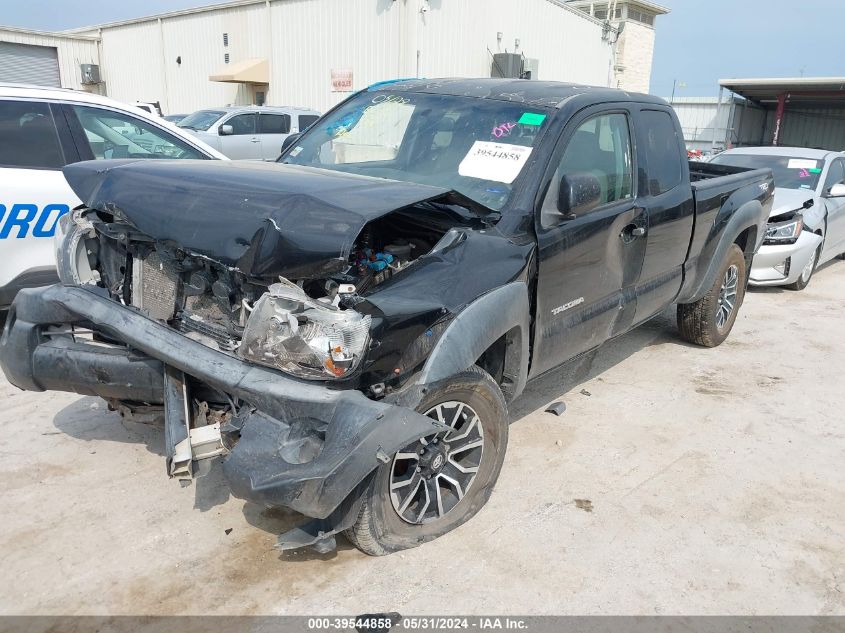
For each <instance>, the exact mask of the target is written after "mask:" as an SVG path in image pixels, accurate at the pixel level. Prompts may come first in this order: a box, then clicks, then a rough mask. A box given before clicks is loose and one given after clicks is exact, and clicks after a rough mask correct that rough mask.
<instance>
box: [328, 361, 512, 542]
mask: <svg viewBox="0 0 845 633" xmlns="http://www.w3.org/2000/svg"><path fill="white" fill-rule="evenodd" d="M418 410H419V411H420V412H422V413H423V414H424V415H427V416H428V417H430V418H433V419H435V420H438V421H440V422H442V423H444V424H446V425H448V426H450V427H452V428H451V430H449V431H444V432H442V433H438V434H435V435H429V436H427V437H423V438H420V439H419V440H417V441H415V442H413V443H411V444H410V445H409V446H406V447H405V448H403V449H402V450H400V451H399V452H398V453H396V455H394V457H393V460H392V461H391V462H389V463H387V464H384V465H382V466H381V467H379V469H378V470H377V471H376V474H375V477H373V479H372V482H371V483H370V485H369V487H368V488H367V490H366V491H365V492H364V503H363V505H362V506H361V510H360V512H359V514H358V518H357V519H356V521H355V523H354V525H353V526H352V527H351V528H349V529H348V530H346V532H345V534H346V537H347V538H348V539H349V541H350V542H351V543H352V544H353V545H355V546H356V547H357V548H358V549H360V550H361V551H362V552H364V553H366V554H370V555H371V556H382V555H384V554H390V553H392V552H397V551H400V550H404V549H409V548H411V547H417V546H418V545H421V544H423V543H425V542H427V541H431V540H433V539H436V538H437V537H439V536H442V535H443V534H446V533H447V532H449V531H451V530H453V529H455V528H456V527H458V526H460V525H462V524H464V523H466V522H467V521H468V520H469V519H471V518H472V517H473V516H474V515H475V514H476V513H477V512H478V511H479V510H480V509H481V508H482V506H484V504H485V503H486V502H487V500H488V499H489V498H490V493H491V492H492V491H493V486H494V484H495V483H496V480H497V479H498V478H499V472H500V471H501V469H502V462H503V461H504V458H505V449H506V448H507V444H508V413H507V405H506V404H505V399H504V398H503V397H502V392H501V390H500V389H499V386H498V385H497V384H496V382H495V381H494V380H493V379H492V378H491V377H490V375H489V374H488V373H487V372H485V371H484V370H482V369H480V368H479V367H475V366H473V367H471V368H470V369H468V370H467V371H465V372H462V373H460V374H458V375H456V376H453V377H451V378H450V379H449V380H448V382H445V383H443V384H441V385H440V386H437V387H435V388H432V389H430V390H429V392H428V393H427V394H426V396H425V398H424V399H423V401H422V402H421V403H420V406H419V407H418Z"/></svg>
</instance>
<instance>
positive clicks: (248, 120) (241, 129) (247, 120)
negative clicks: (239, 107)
mask: <svg viewBox="0 0 845 633" xmlns="http://www.w3.org/2000/svg"><path fill="white" fill-rule="evenodd" d="M257 118H258V115H257V114H255V113H252V114H238V115H237V116H233V117H232V118H231V119H229V120H228V121H224V122H223V125H231V126H232V134H233V135H235V136H237V135H240V134H255V120H256V119H257Z"/></svg>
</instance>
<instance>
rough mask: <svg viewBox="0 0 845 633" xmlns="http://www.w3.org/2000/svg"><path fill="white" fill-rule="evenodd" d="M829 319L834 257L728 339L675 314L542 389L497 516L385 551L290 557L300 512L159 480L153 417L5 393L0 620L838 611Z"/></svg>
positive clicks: (530, 405) (514, 451) (841, 347)
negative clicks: (694, 332)
mask: <svg viewBox="0 0 845 633" xmlns="http://www.w3.org/2000/svg"><path fill="white" fill-rule="evenodd" d="M843 313H845V262H839V261H836V262H834V263H832V264H829V265H827V266H825V267H824V268H823V269H821V270H820V271H818V273H817V276H816V277H815V278H814V280H813V282H812V283H811V285H810V287H809V288H808V289H807V290H806V291H804V292H801V293H795V292H789V291H781V290H767V291H753V292H751V293H749V295H748V297H747V299H746V302H745V306H744V307H743V310H742V312H741V314H740V317H739V320H738V321H737V324H736V327H735V329H734V332H733V334H732V336H731V338H730V339H729V340H728V342H727V343H726V344H725V345H723V346H722V347H721V348H718V349H715V350H706V349H699V348H694V347H692V346H687V345H684V344H682V343H681V342H679V340H678V339H677V337H676V334H675V329H674V325H673V322H672V318H671V314H669V313H667V315H664V316H663V317H661V318H660V319H657V320H655V321H653V322H651V323H649V324H646V325H645V326H644V327H642V328H640V329H639V330H637V331H635V332H633V333H631V334H629V335H627V336H625V337H623V338H621V339H619V340H617V341H614V342H612V343H610V344H609V345H607V346H605V348H603V350H602V351H601V352H600V353H598V354H597V355H595V356H594V357H593V358H591V359H587V360H585V361H582V362H580V363H575V364H573V365H572V366H569V367H565V368H563V369H562V370H560V371H557V372H555V373H553V374H552V375H549V376H547V377H545V378H543V379H542V380H541V381H540V382H539V383H537V384H534V385H532V386H531V387H530V388H529V391H528V393H527V394H526V395H525V396H523V397H522V398H521V399H520V400H519V401H517V402H516V403H514V405H513V406H512V418H513V424H512V426H511V438H510V447H509V449H508V457H507V459H506V461H505V466H504V469H503V471H502V476H501V479H500V480H499V484H498V486H497V488H496V491H495V493H494V494H493V497H492V499H491V501H490V503H489V505H488V506H487V507H486V508H485V509H484V510H483V511H482V512H481V513H480V514H479V515H478V516H477V517H476V518H475V519H474V520H472V521H471V522H470V523H469V524H467V525H465V526H464V527H462V528H461V529H459V530H457V531H456V532H453V533H451V534H449V535H447V536H446V537H444V538H442V539H440V540H439V541H436V542H434V543H430V544H428V545H425V546H423V547H421V548H418V549H416V550H411V551H408V552H405V553H403V554H396V555H392V556H388V557H383V558H369V557H367V556H365V555H363V554H361V553H359V552H358V551H357V550H355V549H353V548H351V546H349V545H348V544H347V543H346V542H345V541H342V540H341V541H339V551H338V552H337V553H336V554H334V555H329V556H326V557H321V556H318V555H316V554H313V553H310V552H304V553H294V554H287V555H284V556H281V555H280V554H279V553H278V552H276V551H275V550H273V549H272V545H273V543H274V541H275V535H276V534H277V533H278V532H280V531H282V530H285V529H287V528H288V527H290V526H291V525H293V524H295V523H296V522H297V521H299V519H298V518H297V517H296V516H294V515H292V514H288V513H285V512H268V511H265V510H263V509H261V508H259V507H256V506H253V505H245V504H244V503H243V502H242V501H239V500H236V499H232V498H229V497H228V492H227V491H226V489H225V487H221V486H220V482H221V478H220V475H219V472H217V471H214V472H212V474H211V475H210V476H209V477H207V478H205V479H202V480H199V481H197V482H196V483H195V484H194V485H193V486H191V487H189V488H185V489H182V488H180V487H179V485H178V483H176V482H175V481H169V480H168V479H167V478H166V477H165V472H164V459H163V457H162V452H163V448H162V442H163V440H162V432H161V431H160V430H158V429H156V428H152V427H147V426H144V425H140V424H131V423H122V422H121V420H120V418H119V417H118V416H117V415H116V414H113V413H109V412H108V411H107V410H106V408H105V404H104V403H103V402H101V401H99V400H97V399H95V398H83V397H79V396H74V395H71V394H62V393H49V394H36V393H24V392H20V391H18V390H17V389H15V388H13V387H11V386H10V385H8V384H7V383H5V382H0V397H2V401H3V405H4V406H3V407H2V411H0V416H2V418H0V424H2V429H3V431H4V432H3V435H2V438H0V477H2V481H3V492H2V495H0V516H1V517H2V530H0V551H2V552H3V554H2V565H0V566H2V570H3V573H2V574H0V613H4V614H11V613H27V614H35V613H38V614H60V613H61V614H148V613H168V614H169V613H195V614H200V613H213V614H223V613H229V614H240V613H255V614H323V613H332V614H344V615H354V614H358V613H363V612H378V611H398V612H400V613H402V614H405V615H407V614H489V613H513V614H588V613H589V614H596V613H603V614H845V422H843V419H845V416H843V410H845V390H843V388H842V381H843V376H845V336H843V330H845V318H843ZM557 399H562V400H564V401H565V402H566V404H567V405H568V409H567V411H566V412H565V413H564V414H563V416H561V417H555V416H553V415H551V414H548V413H543V408H544V406H545V405H546V404H547V403H548V402H550V401H553V400H557ZM229 530H231V531H229ZM227 532H228V533H227Z"/></svg>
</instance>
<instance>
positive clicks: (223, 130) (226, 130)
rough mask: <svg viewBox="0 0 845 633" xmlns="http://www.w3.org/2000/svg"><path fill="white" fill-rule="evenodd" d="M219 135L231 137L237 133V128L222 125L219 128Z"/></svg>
mask: <svg viewBox="0 0 845 633" xmlns="http://www.w3.org/2000/svg"><path fill="white" fill-rule="evenodd" d="M217 133H218V134H219V135H220V136H231V135H232V134H234V133H235V128H233V127H232V126H231V125H221V126H220V127H219V128H218V130H217Z"/></svg>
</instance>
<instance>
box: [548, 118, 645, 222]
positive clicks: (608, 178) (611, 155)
mask: <svg viewBox="0 0 845 633" xmlns="http://www.w3.org/2000/svg"><path fill="white" fill-rule="evenodd" d="M574 174H589V175H591V176H594V177H595V179H596V180H597V181H598V183H599V187H600V188H601V195H600V197H599V205H598V206H602V205H605V204H610V203H612V202H618V201H620V200H626V199H628V198H631V197H632V196H633V192H634V184H633V182H634V178H633V158H632V152H631V133H630V129H629V126H628V116H627V115H626V114H622V113H612V114H601V115H598V116H595V117H592V118H590V119H587V120H586V121H584V122H583V123H582V124H581V125H579V126H578V129H577V130H576V131H575V134H573V136H572V138H571V139H570V141H569V143H568V145H567V146H566V149H565V150H564V152H563V156H562V157H561V159H560V164H559V166H558V168H557V170H556V171H555V175H554V178H553V179H552V183H551V186H550V187H549V191H548V193H547V194H546V198H545V200H544V202H543V209H544V210H549V211H553V210H555V209H556V208H557V201H558V193H559V188H560V182H561V179H562V178H563V177H564V176H569V175H574Z"/></svg>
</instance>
